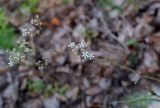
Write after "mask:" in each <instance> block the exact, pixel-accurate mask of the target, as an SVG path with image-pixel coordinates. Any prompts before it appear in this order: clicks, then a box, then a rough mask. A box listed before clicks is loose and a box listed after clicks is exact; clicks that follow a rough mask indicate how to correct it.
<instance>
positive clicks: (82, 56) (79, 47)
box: [68, 40, 95, 62]
mask: <svg viewBox="0 0 160 108" xmlns="http://www.w3.org/2000/svg"><path fill="white" fill-rule="evenodd" d="M68 47H69V48H71V50H72V52H73V53H74V54H75V55H77V56H78V59H79V61H82V62H84V61H87V60H92V59H93V58H95V54H94V53H93V52H91V51H88V50H87V47H88V43H86V42H85V41H84V40H82V41H81V42H80V43H79V44H75V42H70V43H69V44H68Z"/></svg>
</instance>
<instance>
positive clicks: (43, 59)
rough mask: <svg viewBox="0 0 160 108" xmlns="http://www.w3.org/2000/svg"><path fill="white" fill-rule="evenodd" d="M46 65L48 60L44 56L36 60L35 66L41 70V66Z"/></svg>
mask: <svg viewBox="0 0 160 108" xmlns="http://www.w3.org/2000/svg"><path fill="white" fill-rule="evenodd" d="M47 65H48V61H47V60H46V59H45V58H42V60H38V61H37V62H36V66H38V69H39V70H43V67H44V66H47Z"/></svg>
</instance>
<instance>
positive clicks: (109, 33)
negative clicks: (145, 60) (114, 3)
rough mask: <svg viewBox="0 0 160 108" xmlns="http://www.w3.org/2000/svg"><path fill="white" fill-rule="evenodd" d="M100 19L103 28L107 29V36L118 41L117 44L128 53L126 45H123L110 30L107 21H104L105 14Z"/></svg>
mask: <svg viewBox="0 0 160 108" xmlns="http://www.w3.org/2000/svg"><path fill="white" fill-rule="evenodd" d="M99 18H100V20H101V22H102V24H103V28H104V29H105V34H106V35H108V36H110V37H111V38H112V39H114V40H115V41H117V42H118V43H119V44H120V45H121V46H122V47H123V48H124V49H125V51H128V48H127V47H126V45H125V44H123V43H121V42H120V41H119V40H118V39H117V37H116V36H115V35H114V34H113V33H112V32H111V30H110V29H109V28H108V26H107V24H106V21H105V19H104V16H103V14H102V15H101V16H100V17H99Z"/></svg>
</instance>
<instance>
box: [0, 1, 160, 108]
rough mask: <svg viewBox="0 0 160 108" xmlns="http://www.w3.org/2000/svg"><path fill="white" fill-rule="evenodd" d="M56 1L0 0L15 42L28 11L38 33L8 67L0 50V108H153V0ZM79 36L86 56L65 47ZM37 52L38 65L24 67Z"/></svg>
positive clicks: (156, 19)
mask: <svg viewBox="0 0 160 108" xmlns="http://www.w3.org/2000/svg"><path fill="white" fill-rule="evenodd" d="M28 1H29V0H28ZM62 1H63V2H62ZM62 1H61V0H42V1H39V2H38V4H37V5H36V0H33V1H32V0H30V2H28V3H25V2H23V1H21V0H9V1H6V0H0V6H1V7H3V8H4V9H5V12H6V14H7V19H6V20H8V22H9V26H12V27H13V28H14V30H15V32H16V35H17V36H16V37H17V39H18V38H19V37H21V33H20V30H21V28H23V27H25V26H28V25H29V23H30V19H32V18H33V17H34V16H35V15H36V14H38V15H39V17H40V20H41V21H42V32H43V36H41V37H36V38H34V40H33V41H31V44H32V45H33V46H34V49H35V50H36V51H37V52H36V54H35V56H34V58H30V55H29V54H28V55H27V57H28V58H29V60H26V61H25V62H23V63H19V64H17V65H16V66H14V67H12V68H10V67H9V66H8V64H7V62H8V56H7V54H6V53H5V49H3V50H0V73H1V76H0V91H1V92H0V108H160V102H159V101H160V98H159V96H160V84H159V83H160V73H159V72H160V1H158V0H62ZM34 2H35V3H34ZM0 21H1V15H0ZM1 23H2V24H1ZM0 25H2V26H3V22H0ZM2 28H3V27H2ZM2 28H1V26H0V29H2ZM5 32H8V31H7V30H6V31H5ZM1 33H2V32H1V30H0V36H1V35H2V34H1ZM0 39H1V37H0ZM82 40H85V42H87V43H88V48H87V49H88V50H90V51H92V52H93V53H94V54H95V58H94V59H92V60H88V61H84V62H81V61H79V60H78V57H77V55H74V54H73V52H72V51H71V49H70V48H68V43H69V42H72V41H74V42H75V43H76V44H77V43H80V42H81V41H82ZM2 41H3V40H2ZM4 41H5V40H4ZM0 45H1V41H0ZM39 57H44V58H45V59H46V60H47V62H48V64H47V65H46V66H44V67H43V69H42V70H39V69H38V67H37V66H35V65H30V64H32V62H33V59H34V60H35V61H36V60H37V59H38V58H39Z"/></svg>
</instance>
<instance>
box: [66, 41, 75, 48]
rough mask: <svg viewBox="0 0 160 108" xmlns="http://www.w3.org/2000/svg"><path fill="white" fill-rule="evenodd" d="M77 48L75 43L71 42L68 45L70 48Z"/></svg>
mask: <svg viewBox="0 0 160 108" xmlns="http://www.w3.org/2000/svg"><path fill="white" fill-rule="evenodd" d="M75 46H76V45H75V42H70V43H69V45H68V47H69V48H75Z"/></svg>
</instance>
